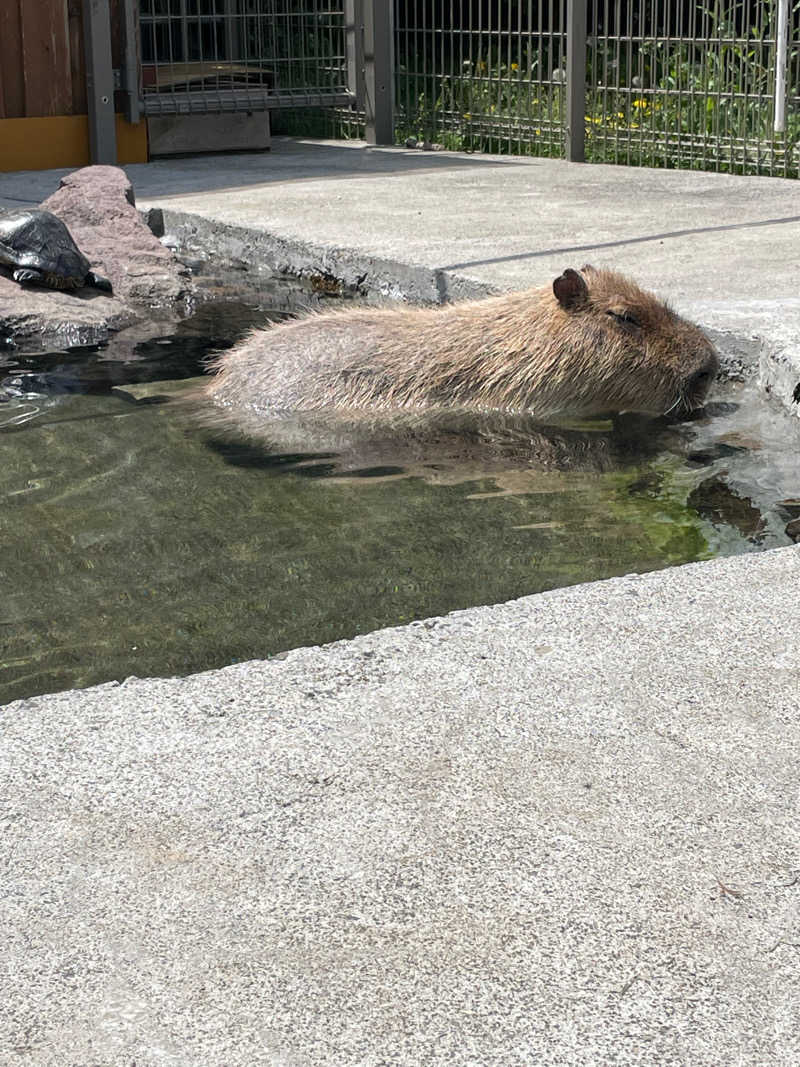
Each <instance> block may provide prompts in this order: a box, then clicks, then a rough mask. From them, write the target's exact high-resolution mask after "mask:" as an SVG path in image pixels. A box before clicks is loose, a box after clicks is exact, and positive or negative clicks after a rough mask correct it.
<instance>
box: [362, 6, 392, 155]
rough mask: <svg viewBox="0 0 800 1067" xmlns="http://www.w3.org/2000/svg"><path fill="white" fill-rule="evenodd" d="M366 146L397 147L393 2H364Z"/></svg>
mask: <svg viewBox="0 0 800 1067" xmlns="http://www.w3.org/2000/svg"><path fill="white" fill-rule="evenodd" d="M364 85H365V90H366V92H365V105H366V106H365V111H366V141H367V144H394V0H365V2H364Z"/></svg>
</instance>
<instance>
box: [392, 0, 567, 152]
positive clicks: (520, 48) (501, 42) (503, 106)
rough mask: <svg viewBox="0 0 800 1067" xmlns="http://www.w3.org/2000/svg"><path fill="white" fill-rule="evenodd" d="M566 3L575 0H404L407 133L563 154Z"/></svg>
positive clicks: (398, 102)
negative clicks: (471, 0)
mask: <svg viewBox="0 0 800 1067" xmlns="http://www.w3.org/2000/svg"><path fill="white" fill-rule="evenodd" d="M565 12H566V0H545V2H544V3H534V2H532V0H527V2H519V0H507V2H505V3H485V2H480V0H479V2H477V3H462V2H456V0H397V4H396V16H395V64H396V75H395V119H396V129H397V134H398V137H399V138H400V139H404V138H407V137H415V138H417V139H421V140H427V141H433V142H440V143H442V144H443V145H444V146H445V147H447V148H460V149H466V150H472V151H485V152H509V153H514V154H535V155H557V156H560V155H561V154H562V151H563V142H564V132H563V126H564V121H563V115H564V83H565V67H566V33H565V18H566V15H565Z"/></svg>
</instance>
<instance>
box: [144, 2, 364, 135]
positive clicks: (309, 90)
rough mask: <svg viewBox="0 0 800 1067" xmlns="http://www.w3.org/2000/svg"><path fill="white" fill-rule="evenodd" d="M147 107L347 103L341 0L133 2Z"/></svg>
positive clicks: (161, 110) (167, 111)
mask: <svg viewBox="0 0 800 1067" xmlns="http://www.w3.org/2000/svg"><path fill="white" fill-rule="evenodd" d="M139 24H140V32H141V55H142V93H143V98H144V108H145V112H146V114H148V115H174V114H193V113H198V112H201V113H202V112H227V111H260V110H265V109H268V108H280V107H337V106H346V105H348V104H349V103H350V102H351V101H352V99H353V97H352V94H351V93H350V92H349V91H348V79H347V57H346V48H345V18H344V3H343V0H140V9H139Z"/></svg>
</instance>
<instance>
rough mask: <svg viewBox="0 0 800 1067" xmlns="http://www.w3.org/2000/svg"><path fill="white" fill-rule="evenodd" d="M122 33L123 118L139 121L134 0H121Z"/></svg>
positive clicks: (137, 30)
mask: <svg viewBox="0 0 800 1067" xmlns="http://www.w3.org/2000/svg"><path fill="white" fill-rule="evenodd" d="M122 33H123V41H124V50H123V55H122V76H121V79H120V82H121V86H122V90H123V92H124V93H125V118H126V119H127V120H128V122H139V121H140V120H141V117H142V114H141V107H140V97H141V88H140V86H139V5H138V4H136V6H135V7H134V0H123V18H122Z"/></svg>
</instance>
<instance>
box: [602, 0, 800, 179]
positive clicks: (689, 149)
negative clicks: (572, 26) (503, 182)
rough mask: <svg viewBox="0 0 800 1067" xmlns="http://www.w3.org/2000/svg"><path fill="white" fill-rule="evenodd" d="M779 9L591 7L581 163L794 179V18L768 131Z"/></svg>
mask: <svg viewBox="0 0 800 1067" xmlns="http://www.w3.org/2000/svg"><path fill="white" fill-rule="evenodd" d="M777 10H778V5H777V3H773V2H757V3H756V2H747V0H716V2H711V3H709V4H706V5H704V4H695V3H688V2H686V0H672V2H666V3H655V2H654V0H639V2H638V3H625V2H623V0H614V2H613V3H609V2H607V0H591V4H590V10H589V15H590V22H589V27H590V28H589V34H590V37H589V47H588V57H587V60H588V61H587V90H588V91H587V106H586V115H587V131H586V137H587V140H586V154H587V159H590V160H597V161H608V162H613V163H639V164H646V165H649V166H663V167H690V168H698V169H703V170H724V171H729V172H733V173H763V174H774V175H786V176H797V172H798V138H799V137H800V95H798V93H800V66H799V65H798V64H799V63H800V60H799V59H798V48H797V31H798V21H799V20H798V11H797V9H795V11H794V13H793V18H792V20H791V22H793V25H791V23H790V27H789V28H790V33H789V47H788V50H787V55H786V58H787V61H788V62H787V71H786V86H787V91H786V100H785V103H786V105H787V107H786V110H787V113H788V119H787V122H786V124H785V125H786V128H785V130H783V131H778V132H776V131H775V128H774V126H775V112H776V72H777V69H778V66H779V63H780V62H781V59H782V53H781V46H780V44H779V42H778V41H777V39H776V29H777Z"/></svg>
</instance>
